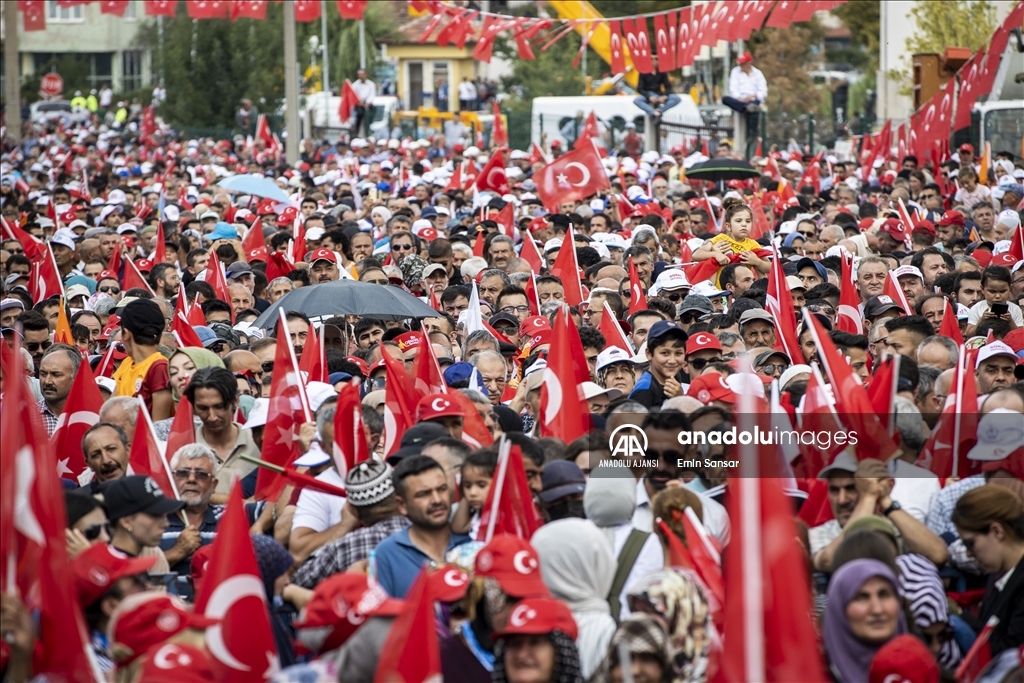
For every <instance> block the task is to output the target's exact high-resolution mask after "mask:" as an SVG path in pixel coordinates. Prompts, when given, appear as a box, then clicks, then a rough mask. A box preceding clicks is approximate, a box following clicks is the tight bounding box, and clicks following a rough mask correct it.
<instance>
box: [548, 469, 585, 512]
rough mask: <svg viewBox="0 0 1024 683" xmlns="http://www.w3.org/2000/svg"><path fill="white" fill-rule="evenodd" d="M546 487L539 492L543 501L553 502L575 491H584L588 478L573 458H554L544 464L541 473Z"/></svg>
mask: <svg viewBox="0 0 1024 683" xmlns="http://www.w3.org/2000/svg"><path fill="white" fill-rule="evenodd" d="M541 480H542V481H543V482H544V489H543V490H542V491H541V492H540V493H539V494H537V497H538V498H540V500H541V502H543V503H553V502H555V501H556V500H558V499H559V498H565V497H566V496H570V495H572V494H574V493H583V490H584V489H585V488H586V486H587V480H586V478H585V477H584V476H583V470H581V469H580V468H579V466H578V465H577V464H576V463H574V462H572V461H571V460H554V461H552V462H549V463H548V464H546V465H544V472H543V473H542V474H541Z"/></svg>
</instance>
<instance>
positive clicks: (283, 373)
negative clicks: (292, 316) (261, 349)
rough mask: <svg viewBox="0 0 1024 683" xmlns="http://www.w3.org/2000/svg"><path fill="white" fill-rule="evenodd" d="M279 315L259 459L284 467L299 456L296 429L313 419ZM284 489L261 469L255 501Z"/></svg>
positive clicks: (281, 480)
mask: <svg viewBox="0 0 1024 683" xmlns="http://www.w3.org/2000/svg"><path fill="white" fill-rule="evenodd" d="M280 314H281V315H280V318H279V319H278V323H277V347H276V349H275V351H274V374H273V379H272V382H271V384H270V407H269V412H268V413H267V414H268V415H269V417H268V418H267V426H266V427H265V428H264V430H263V448H262V450H261V451H260V457H261V458H262V459H263V460H266V461H267V462H269V463H272V464H274V465H279V466H280V467H285V466H286V465H290V464H292V463H293V462H294V461H295V460H297V459H298V458H299V456H301V455H302V452H301V451H300V449H299V428H300V427H302V425H303V424H304V423H306V422H310V421H311V420H312V417H311V415H310V412H309V400H308V399H307V398H306V389H305V387H304V386H303V382H302V374H301V373H300V372H299V364H298V361H296V359H295V349H294V348H293V347H292V335H291V333H290V332H289V331H288V322H287V321H286V320H285V317H284V309H283V308H282V309H280ZM307 343H308V341H307ZM284 485H285V480H284V478H283V477H282V476H281V475H280V474H278V473H277V472H274V471H273V470H270V469H266V468H260V471H259V474H258V475H257V479H256V498H258V499H259V500H277V497H278V496H279V495H280V493H281V489H283V488H284Z"/></svg>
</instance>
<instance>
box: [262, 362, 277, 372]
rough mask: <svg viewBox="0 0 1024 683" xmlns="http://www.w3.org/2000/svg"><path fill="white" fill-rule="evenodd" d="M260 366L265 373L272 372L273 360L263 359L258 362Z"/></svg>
mask: <svg viewBox="0 0 1024 683" xmlns="http://www.w3.org/2000/svg"><path fill="white" fill-rule="evenodd" d="M260 367H261V368H263V372H265V373H267V372H273V371H274V361H272V360H268V361H264V362H263V363H261V364H260Z"/></svg>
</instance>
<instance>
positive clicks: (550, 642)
mask: <svg viewBox="0 0 1024 683" xmlns="http://www.w3.org/2000/svg"><path fill="white" fill-rule="evenodd" d="M576 637H577V626H576V622H575V621H574V619H573V614H572V612H571V611H570V610H569V608H568V607H567V606H566V605H565V604H563V603H562V602H560V601H558V600H553V599H551V598H527V599H526V600H523V601H522V602H520V603H519V604H518V605H516V608H515V609H514V610H512V612H511V614H509V618H508V623H507V624H506V626H505V628H503V629H501V630H500V631H497V632H496V633H495V634H494V639H495V640H496V641H497V644H496V645H495V648H494V671H493V673H492V675H491V681H493V683H583V681H584V680H585V676H583V675H582V674H581V673H580V660H579V656H578V654H577V651H576V645H575V643H574V642H573V641H574V639H575V638H576ZM460 680H461V679H460Z"/></svg>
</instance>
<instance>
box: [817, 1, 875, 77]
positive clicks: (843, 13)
mask: <svg viewBox="0 0 1024 683" xmlns="http://www.w3.org/2000/svg"><path fill="white" fill-rule="evenodd" d="M879 4H880V3H879V0H851V2H845V3H843V4H841V5H838V6H836V7H833V8H832V9H831V10H829V11H830V12H831V13H832V14H833V15H835V16H836V17H838V18H839V19H840V21H842V22H843V25H844V26H846V28H848V29H849V30H850V34H851V35H850V39H851V40H850V42H851V45H852V46H853V47H854V48H857V49H860V50H861V51H863V53H864V55H865V56H866V57H867V64H866V66H865V68H864V70H865V71H866V72H871V71H874V70H876V69H877V68H878V38H879V34H880V32H881V21H880V18H879V15H880V7H879Z"/></svg>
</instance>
